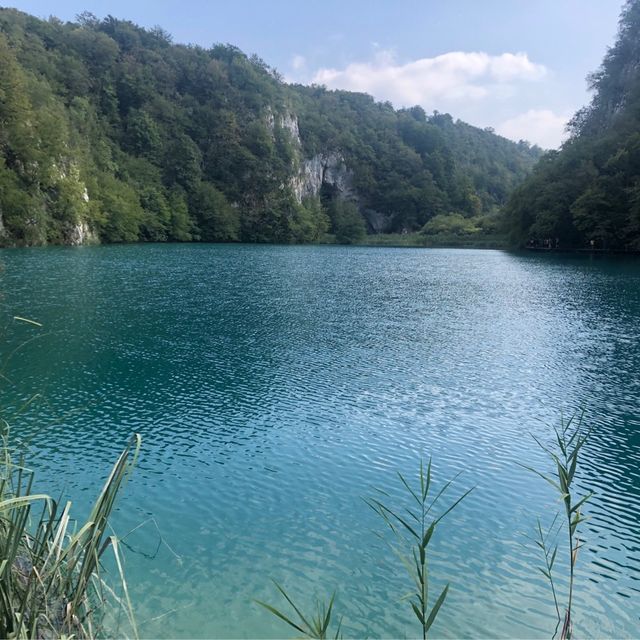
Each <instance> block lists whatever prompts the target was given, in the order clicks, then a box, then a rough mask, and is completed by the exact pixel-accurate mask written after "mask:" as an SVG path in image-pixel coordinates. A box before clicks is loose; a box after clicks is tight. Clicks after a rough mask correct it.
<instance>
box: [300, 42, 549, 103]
mask: <svg viewBox="0 0 640 640" xmlns="http://www.w3.org/2000/svg"><path fill="white" fill-rule="evenodd" d="M546 74H547V69H546V68H545V67H544V66H543V65H541V64H536V63H534V62H532V61H531V60H529V57H528V56H527V54H526V53H503V54H501V55H496V56H494V55H489V54H488V53H484V52H464V51H452V52H449V53H445V54H442V55H439V56H435V57H433V58H421V59H419V60H414V61H412V62H408V63H404V64H401V63H397V62H396V59H395V55H394V53H393V51H390V50H380V51H377V52H376V55H375V58H374V60H373V61H372V62H363V63H351V64H349V65H347V66H346V67H345V68H344V69H332V68H324V69H319V70H318V71H317V72H316V73H315V75H314V76H313V79H312V82H314V83H316V84H323V85H326V86H327V87H329V88H332V89H349V90H352V91H364V92H366V93H370V94H372V95H374V96H375V97H376V98H378V99H381V100H389V101H391V102H393V103H394V104H395V105H396V106H411V105H414V104H420V105H422V106H423V107H425V108H426V109H427V110H431V109H441V108H442V105H443V103H446V104H447V106H448V105H449V104H450V103H452V102H453V103H456V102H460V103H464V102H466V101H469V100H472V101H481V100H483V99H485V98H487V97H488V96H490V95H492V94H495V93H498V94H503V95H504V94H505V93H506V94H508V93H510V92H511V86H512V85H514V84H517V83H521V82H531V81H537V80H541V79H542V78H544V77H545V75H546Z"/></svg>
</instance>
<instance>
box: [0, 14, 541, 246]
mask: <svg viewBox="0 0 640 640" xmlns="http://www.w3.org/2000/svg"><path fill="white" fill-rule="evenodd" d="M540 155H541V150H540V149H539V148H538V147H531V146H530V145H528V144H527V143H525V142H520V143H514V142H511V141H509V140H506V139H505V138H501V137H499V136H496V135H495V134H493V133H492V132H491V131H485V130H481V129H478V128H476V127H472V126H470V125H467V124H465V123H462V122H460V121H454V120H453V119H452V118H451V116H449V115H446V114H438V113H434V114H433V115H429V116H428V115H427V114H425V112H424V111H423V110H422V109H421V108H420V107H414V108H412V109H401V110H394V109H393V107H392V106H391V105H390V104H389V103H380V102H376V101H375V100H374V99H373V98H372V97H371V96H368V95H365V94H359V93H351V92H346V91H328V90H326V89H325V88H323V87H317V86H311V87H307V86H298V85H295V86H294V85H287V84H285V83H284V82H283V81H282V79H281V78H280V77H279V75H278V73H277V72H276V71H274V70H273V69H271V68H270V67H268V66H267V65H266V64H265V63H264V62H263V61H262V60H260V59H259V58H257V57H256V56H251V57H248V56H246V55H245V54H244V53H242V52H241V51H240V50H238V49H237V48H235V47H233V46H230V45H215V46H213V47H212V48H210V49H204V48H202V47H198V46H185V45H181V44H173V43H172V39H171V36H170V35H169V34H168V33H167V32H165V31H164V30H162V29H160V28H155V29H151V30H147V29H143V28H140V27H138V26H136V25H134V24H133V23H131V22H128V21H124V20H118V19H115V18H113V17H111V16H109V17H107V18H105V19H102V20H99V19H97V18H96V17H95V16H93V15H91V14H82V15H80V16H78V18H77V21H76V22H73V23H64V22H61V21H60V20H57V19H55V18H51V19H49V20H46V21H45V20H40V19H37V18H35V17H32V16H30V15H27V14H25V13H22V12H19V11H17V10H14V9H0V237H1V239H2V242H3V243H5V244H9V243H15V244H30V245H31V244H44V243H74V244H75V243H81V242H86V241H103V242H133V241H138V240H148V241H167V240H172V241H188V240H206V241H236V240H244V241H256V242H306V241H314V240H318V239H320V238H322V237H324V236H325V235H326V234H327V233H331V234H333V236H334V237H335V238H336V239H337V240H338V241H342V242H349V241H353V240H355V239H358V238H359V237H361V236H362V235H363V234H364V233H365V232H367V231H368V232H403V231H415V230H419V229H422V228H423V227H424V226H425V225H426V224H427V223H429V222H430V221H432V220H433V219H434V218H436V219H437V220H438V221H440V223H441V224H444V225H445V227H446V225H447V224H453V225H454V226H455V225H458V226H459V219H460V218H462V219H463V221H468V220H472V221H473V222H472V223H470V224H471V227H472V228H474V229H476V228H491V227H492V226H495V224H496V218H497V216H496V214H497V212H498V210H499V208H500V207H501V206H502V205H503V204H504V203H505V202H506V200H507V197H508V195H509V194H510V192H511V191H512V190H513V189H514V188H515V187H516V186H517V185H518V184H520V183H521V182H522V181H523V180H524V178H525V177H526V176H527V175H528V174H529V173H530V171H531V169H532V167H533V165H534V163H535V162H536V160H537V159H538V158H539V156H540ZM465 224H467V222H464V224H463V227H464V225H465ZM432 226H433V225H432Z"/></svg>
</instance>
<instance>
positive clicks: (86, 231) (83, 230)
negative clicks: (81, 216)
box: [67, 222, 97, 247]
mask: <svg viewBox="0 0 640 640" xmlns="http://www.w3.org/2000/svg"><path fill="white" fill-rule="evenodd" d="M95 242H97V238H96V235H95V233H93V231H91V229H90V228H89V225H88V224H87V223H86V222H78V223H77V224H76V225H74V226H73V227H71V230H70V232H69V234H68V235H67V244H69V245H71V246H74V247H77V246H79V245H81V244H93V243H95Z"/></svg>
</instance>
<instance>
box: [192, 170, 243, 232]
mask: <svg viewBox="0 0 640 640" xmlns="http://www.w3.org/2000/svg"><path fill="white" fill-rule="evenodd" d="M190 209H191V211H192V213H193V214H194V215H195V217H196V221H197V225H198V229H199V230H200V239H201V240H205V241H207V242H231V241H234V240H238V239H239V237H240V219H239V217H238V210H237V208H234V207H232V206H231V205H230V204H229V203H228V202H227V199H226V198H225V197H224V194H223V193H221V192H220V191H218V189H216V188H215V187H214V186H213V185H211V184H209V183H208V182H201V183H200V184H199V185H198V186H197V187H196V189H195V190H194V193H193V196H192V198H191V207H190Z"/></svg>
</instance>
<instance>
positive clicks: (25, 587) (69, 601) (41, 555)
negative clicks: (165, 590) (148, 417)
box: [0, 425, 140, 638]
mask: <svg viewBox="0 0 640 640" xmlns="http://www.w3.org/2000/svg"><path fill="white" fill-rule="evenodd" d="M4 426H5V432H4V434H3V435H2V446H1V450H0V456H2V459H1V460H0V557H1V562H0V637H3V638H62V637H77V638H93V637H96V636H97V635H99V634H100V633H101V631H102V629H101V620H102V615H103V613H104V612H105V610H106V607H109V606H113V605H115V606H121V607H124V610H125V612H126V616H127V619H128V621H129V624H130V627H131V633H132V635H133V636H136V637H137V629H136V624H135V619H134V616H133V611H132V607H131V602H130V600H129V596H128V591H127V586H126V581H125V580H124V572H123V570H122V562H121V558H120V554H119V547H118V541H117V539H116V538H115V536H113V535H109V533H108V521H109V516H110V515H111V512H112V510H113V507H114V503H115V500H116V497H117V495H118V493H119V491H120V489H121V488H122V485H123V483H124V482H125V481H126V479H127V476H128V474H129V472H130V471H131V469H132V467H133V465H134V464H135V462H136V459H137V456H138V453H139V450H140V436H138V435H135V436H133V438H132V439H131V440H130V442H129V443H128V444H127V446H126V448H125V449H124V451H123V452H122V453H121V455H120V456H119V458H118V460H117V461H116V463H115V465H114V466H113V468H112V470H111V473H110V474H109V476H108V478H107V480H106V482H105V484H104V487H103V489H102V491H101V492H100V494H99V496H98V498H97V500H96V502H95V504H94V505H93V508H92V510H91V513H90V515H89V517H88V519H87V520H86V522H84V523H78V524H77V525H75V526H74V521H73V520H72V519H71V503H70V502H67V503H66V504H64V506H62V505H60V504H58V502H56V501H55V500H53V499H51V498H50V497H49V496H46V495H44V494H38V493H33V482H34V474H33V472H32V471H30V470H29V469H27V468H26V467H25V463H24V457H23V456H22V455H21V456H19V457H18V461H17V462H16V461H14V459H13V457H14V451H13V450H12V447H11V445H10V442H9V430H8V428H7V426H6V425H4ZM109 547H111V549H112V550H113V553H114V556H115V564H116V567H117V570H118V573H119V578H118V581H119V583H120V585H121V591H122V595H121V596H118V595H117V594H116V592H115V590H114V588H113V587H111V586H110V584H109V582H108V581H107V580H106V579H105V578H106V576H104V577H103V575H102V574H103V569H102V563H101V559H102V557H103V554H104V553H105V551H106V550H107V549H108V548H109Z"/></svg>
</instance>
